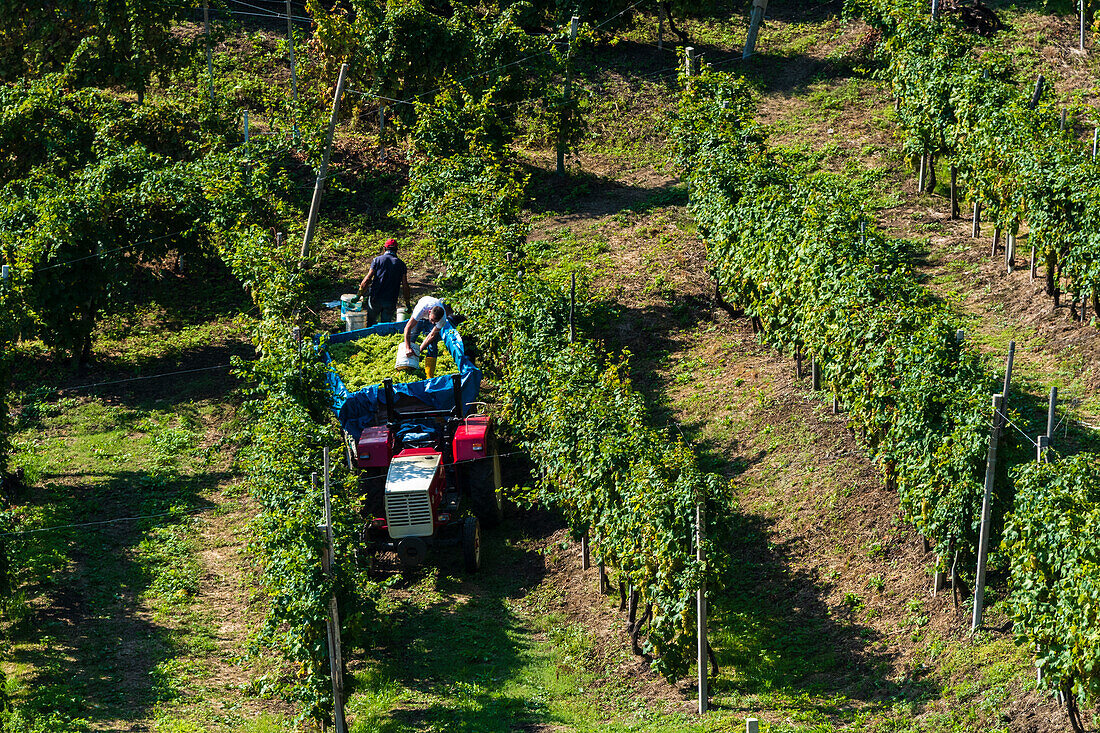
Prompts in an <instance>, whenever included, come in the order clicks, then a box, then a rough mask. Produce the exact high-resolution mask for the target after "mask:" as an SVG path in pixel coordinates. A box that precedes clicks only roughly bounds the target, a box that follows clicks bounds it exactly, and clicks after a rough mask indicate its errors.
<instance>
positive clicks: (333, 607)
mask: <svg viewBox="0 0 1100 733" xmlns="http://www.w3.org/2000/svg"><path fill="white" fill-rule="evenodd" d="M324 460H325V481H324V487H325V522H324V524H323V525H322V527H323V529H324V532H325V548H324V552H323V554H322V555H321V565H322V568H323V570H324V571H325V577H328V578H331V577H332V548H333V541H332V502H331V498H332V495H331V493H330V481H329V479H330V476H331V472H330V468H329V461H328V448H327V447H326V448H324ZM328 610H329V614H328V623H327V627H328V629H327V631H328V651H329V654H328V669H329V675H330V676H331V678H332V702H333V705H332V719H333V724H334V725H335V727H336V733H347V725H346V724H345V722H344V660H343V653H342V650H341V648H340V646H341V645H340V609H339V607H338V606H337V604H336V592H335V591H333V593H332V595H331V596H329V600H328Z"/></svg>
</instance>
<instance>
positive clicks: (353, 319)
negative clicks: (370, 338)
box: [341, 311, 367, 331]
mask: <svg viewBox="0 0 1100 733" xmlns="http://www.w3.org/2000/svg"><path fill="white" fill-rule="evenodd" d="M341 318H343V319H344V323H346V324H347V330H349V331H358V330H359V329H360V328H366V327H367V314H366V313H365V312H364V311H348V312H347V313H345V314H344V315H343V316H341Z"/></svg>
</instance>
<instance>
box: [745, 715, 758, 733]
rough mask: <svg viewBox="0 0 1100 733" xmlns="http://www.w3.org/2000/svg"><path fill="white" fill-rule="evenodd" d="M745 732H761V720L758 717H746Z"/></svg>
mask: <svg viewBox="0 0 1100 733" xmlns="http://www.w3.org/2000/svg"><path fill="white" fill-rule="evenodd" d="M745 733H760V721H759V720H757V719H756V718H745Z"/></svg>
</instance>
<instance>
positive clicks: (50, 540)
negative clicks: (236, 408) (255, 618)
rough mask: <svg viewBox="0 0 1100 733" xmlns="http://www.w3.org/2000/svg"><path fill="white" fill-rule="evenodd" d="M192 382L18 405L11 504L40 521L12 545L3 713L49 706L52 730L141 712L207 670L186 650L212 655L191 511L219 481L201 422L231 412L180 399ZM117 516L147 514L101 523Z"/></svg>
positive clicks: (219, 460) (0, 627) (218, 456)
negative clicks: (16, 490)
mask: <svg viewBox="0 0 1100 733" xmlns="http://www.w3.org/2000/svg"><path fill="white" fill-rule="evenodd" d="M193 386H194V385H188V384H186V383H182V382H179V381H177V382H176V383H175V384H174V385H173V389H172V391H170V392H169V393H168V399H159V398H156V397H153V398H144V399H136V400H135V399H129V400H125V399H124V400H121V401H119V400H105V399H98V398H94V397H65V398H60V399H56V398H50V397H47V396H45V395H43V394H38V395H37V396H36V397H32V398H31V399H29V400H27V401H25V402H24V403H23V404H22V406H21V407H22V409H21V411H20V413H19V419H18V422H17V428H18V430H17V432H16V434H15V436H14V440H13V447H14V455H13V457H12V462H13V465H14V466H16V467H22V468H23V469H24V471H25V476H26V478H27V480H28V483H29V484H31V485H33V489H32V490H31V491H30V492H28V494H27V495H26V496H21V497H18V498H17V501H16V505H15V515H16V517H17V520H18V522H19V526H20V528H22V529H26V530H44V531H41V532H35V533H32V534H28V535H24V536H23V537H21V538H20V539H18V540H17V541H16V542H15V543H14V547H13V550H14V554H15V558H16V565H15V567H16V573H15V577H14V580H15V583H16V585H17V587H18V588H19V589H20V591H19V594H18V595H17V596H16V599H15V600H14V601H12V602H9V603H8V604H7V605H6V607H5V608H4V609H3V613H2V615H0V633H2V634H3V636H4V637H5V639H6V640H7V643H10V653H9V654H5V655H4V662H5V667H6V671H7V672H8V674H9V678H10V679H9V682H8V685H9V695H10V697H11V699H12V700H13V702H14V703H15V709H16V710H17V711H19V713H18V714H17V717H18V716H25V717H26V718H27V719H29V720H38V721H40V722H41V721H49V720H50V716H51V715H56V716H59V717H58V720H55V721H54V722H52V723H49V724H48V725H49V726H50V727H54V726H61V727H59V728H58V729H59V730H62V729H65V728H66V727H68V728H69V729H72V730H83V729H84V728H85V727H87V725H92V726H102V725H104V724H105V723H109V721H114V720H131V721H133V720H141V719H143V718H147V717H150V716H153V715H155V711H157V710H159V709H161V708H162V707H163V706H165V705H169V706H170V705H172V704H174V703H175V702H176V701H178V700H181V699H182V698H183V696H184V695H185V692H186V691H187V690H189V689H190V688H191V687H193V685H194V684H195V682H196V680H202V679H203V678H205V677H207V676H208V675H209V674H210V673H211V671H212V670H211V669H210V668H209V667H208V665H207V664H206V663H205V662H203V661H200V660H202V659H204V658H206V657H208V656H209V655H210V654H212V653H213V652H214V647H213V644H212V638H213V631H212V623H213V619H212V618H211V617H210V615H209V612H208V611H206V610H205V609H200V608H196V606H195V603H194V601H195V599H196V595H197V593H198V590H199V583H200V578H201V576H202V572H203V569H202V565H201V563H200V562H199V560H198V551H199V549H200V548H199V530H200V523H199V520H198V519H197V513H207V512H210V511H211V510H212V509H213V505H212V504H211V501H210V498H209V494H210V492H212V491H214V490H216V489H217V487H218V486H220V485H221V484H223V483H224V482H225V481H226V480H227V479H228V474H227V473H226V458H225V456H224V455H223V453H222V450H223V447H222V446H223V442H224V441H220V440H219V439H218V438H217V435H218V434H211V433H208V431H207V428H206V427H205V425H206V424H207V423H208V422H217V423H220V429H221V430H225V429H226V428H227V427H228V426H229V425H230V424H231V422H227V420H229V421H231V413H228V412H227V411H226V405H225V404H224V403H216V402H211V401H208V400H192V399H189V387H193ZM130 517H147V518H143V519H136V520H130V519H127V520H126V521H114V520H117V519H121V518H130ZM67 525H77V526H67ZM53 527H60V528H59V529H50V528H53ZM77 691H79V694H76V693H77ZM58 721H68V722H67V723H64V722H58ZM81 721H88V722H87V723H83V722H81ZM44 724H45V723H44ZM28 725H30V724H28V723H24V722H12V723H11V726H12V730H16V731H18V730H32V729H33V725H32V726H31V727H29V728H28V727H27V726H28ZM172 729H176V730H186V728H179V727H176V728H172ZM203 729H204V730H208V729H209V728H203Z"/></svg>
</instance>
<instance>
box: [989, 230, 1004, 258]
mask: <svg viewBox="0 0 1100 733" xmlns="http://www.w3.org/2000/svg"><path fill="white" fill-rule="evenodd" d="M1000 246H1001V228H1000V227H993V249H992V251H990V253H989V256H990V257H996V256H997V248H998V247H1000Z"/></svg>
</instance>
